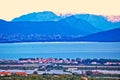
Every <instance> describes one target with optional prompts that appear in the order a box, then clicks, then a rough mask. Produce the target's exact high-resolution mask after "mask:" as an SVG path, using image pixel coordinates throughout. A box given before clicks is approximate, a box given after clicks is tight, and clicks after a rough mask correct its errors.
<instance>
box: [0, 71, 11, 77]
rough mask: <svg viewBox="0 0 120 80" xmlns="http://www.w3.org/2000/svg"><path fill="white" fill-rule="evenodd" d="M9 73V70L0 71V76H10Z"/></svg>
mask: <svg viewBox="0 0 120 80" xmlns="http://www.w3.org/2000/svg"><path fill="white" fill-rule="evenodd" d="M10 75H11V72H9V71H7V72H6V71H3V72H0V76H10Z"/></svg>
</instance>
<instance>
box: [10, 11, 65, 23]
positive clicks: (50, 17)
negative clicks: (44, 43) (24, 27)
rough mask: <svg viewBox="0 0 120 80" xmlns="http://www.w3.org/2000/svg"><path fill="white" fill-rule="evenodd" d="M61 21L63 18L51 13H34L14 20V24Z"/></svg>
mask: <svg viewBox="0 0 120 80" xmlns="http://www.w3.org/2000/svg"><path fill="white" fill-rule="evenodd" d="M60 19H63V17H62V16H57V15H56V14H55V13H53V12H51V11H43V12H34V13H29V14H26V15H22V16H20V17H17V18H14V19H13V20H12V22H21V21H22V22H24V21H32V22H43V21H58V20H60Z"/></svg>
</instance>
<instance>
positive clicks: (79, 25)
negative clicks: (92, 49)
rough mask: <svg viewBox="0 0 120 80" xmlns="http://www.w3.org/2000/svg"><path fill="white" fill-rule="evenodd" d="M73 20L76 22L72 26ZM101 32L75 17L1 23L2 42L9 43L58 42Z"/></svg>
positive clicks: (0, 35)
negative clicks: (57, 19)
mask: <svg viewBox="0 0 120 80" xmlns="http://www.w3.org/2000/svg"><path fill="white" fill-rule="evenodd" d="M71 19H72V20H74V22H72V24H70V22H71ZM99 31H100V30H99V29H97V28H94V26H92V25H91V24H89V23H88V22H86V21H84V20H80V19H79V20H76V19H75V18H74V17H69V18H66V19H62V20H60V21H44V22H1V23H0V40H2V42H4V40H5V41H6V42H7V41H8V42H9V41H23V42H24V41H56V40H62V41H64V40H65V41H66V40H71V39H72V38H75V37H82V36H86V35H90V34H93V33H97V32H99Z"/></svg>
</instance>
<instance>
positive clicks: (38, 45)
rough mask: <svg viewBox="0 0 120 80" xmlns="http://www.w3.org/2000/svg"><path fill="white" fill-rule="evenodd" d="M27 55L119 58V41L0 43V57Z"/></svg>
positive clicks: (12, 57) (25, 56) (11, 57)
mask: <svg viewBox="0 0 120 80" xmlns="http://www.w3.org/2000/svg"><path fill="white" fill-rule="evenodd" d="M28 57H32V58H33V57H42V58H48V57H56V58H77V57H79V58H107V59H108V58H112V59H113V58H114V59H120V42H29V43H1V44H0V59H18V58H28Z"/></svg>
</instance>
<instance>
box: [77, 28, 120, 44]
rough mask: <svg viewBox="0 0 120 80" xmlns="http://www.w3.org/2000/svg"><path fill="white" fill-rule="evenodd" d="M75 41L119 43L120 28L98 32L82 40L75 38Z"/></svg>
mask: <svg viewBox="0 0 120 80" xmlns="http://www.w3.org/2000/svg"><path fill="white" fill-rule="evenodd" d="M76 40H78V41H79V40H80V41H95V42H120V28H117V29H113V30H109V31H104V32H99V33H96V34H92V35H88V36H85V37H82V38H77V39H76Z"/></svg>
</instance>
